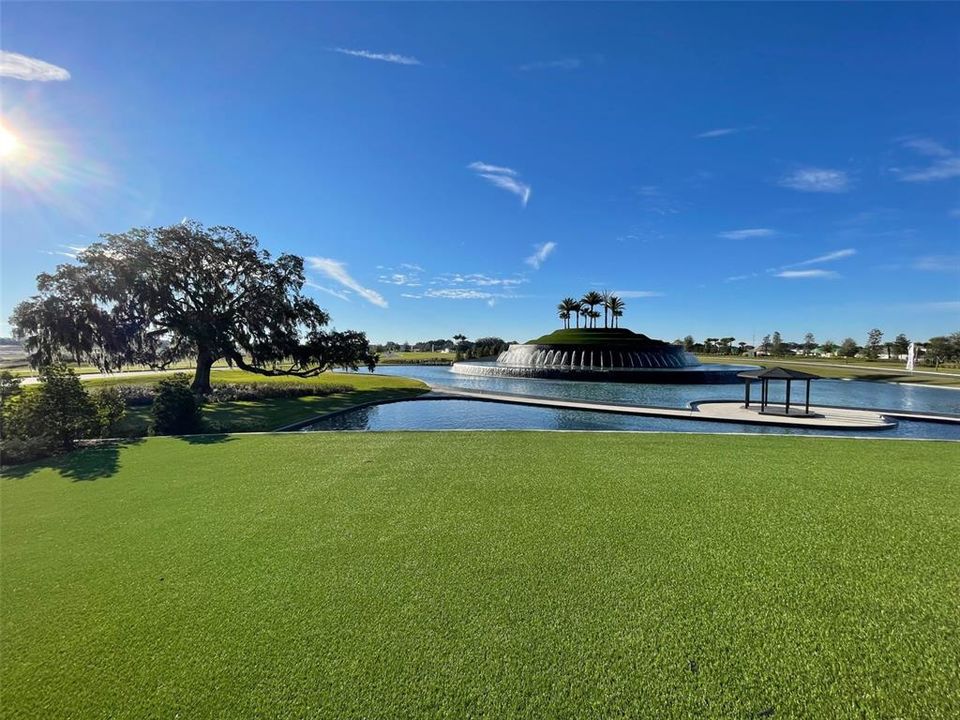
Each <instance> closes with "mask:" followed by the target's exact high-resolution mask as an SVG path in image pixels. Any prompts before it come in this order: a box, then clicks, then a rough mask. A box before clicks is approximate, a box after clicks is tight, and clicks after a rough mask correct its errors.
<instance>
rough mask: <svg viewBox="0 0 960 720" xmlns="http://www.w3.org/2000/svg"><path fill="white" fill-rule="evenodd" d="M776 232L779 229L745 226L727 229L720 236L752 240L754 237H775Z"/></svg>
mask: <svg viewBox="0 0 960 720" xmlns="http://www.w3.org/2000/svg"><path fill="white" fill-rule="evenodd" d="M776 234H777V231H776V230H771V229H770V228H744V229H743V230H727V231H726V232H722V233H720V235H719V236H718V237H722V238H726V239H727V240H752V239H754V238H765V237H773V236H774V235H776Z"/></svg>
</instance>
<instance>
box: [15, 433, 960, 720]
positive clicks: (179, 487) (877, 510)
mask: <svg viewBox="0 0 960 720" xmlns="http://www.w3.org/2000/svg"><path fill="white" fill-rule="evenodd" d="M958 465H960V448H958V446H956V445H955V444H949V443H889V442H883V441H849V440H829V439H814V438H791V437H763V438H751V437H717V436H685V435H627V434H624V435H617V434H601V435H590V434H575V433H571V434H567V433H564V434H554V433H543V434H541V433H499V432H498V433H369V434H346V435H340V434H323V433H318V434H311V435H276V436H269V435H267V436H247V437H240V436H229V437H221V438H209V439H207V440H203V439H199V440H194V441H193V442H187V441H185V440H180V439H175V438H153V439H149V440H146V441H142V442H140V443H138V444H133V445H130V446H129V447H126V448H123V449H120V450H117V449H97V450H89V451H84V452H82V453H78V454H76V455H74V456H71V457H69V458H67V459H65V460H62V461H60V462H58V463H57V464H55V465H54V466H52V467H41V468H37V469H35V470H33V471H29V470H21V471H19V472H18V473H17V475H16V476H14V477H8V478H6V479H5V480H4V481H3V483H2V484H0V491H2V495H0V499H2V506H0V511H2V515H0V520H2V524H0V557H2V588H0V589H2V596H0V599H2V606H0V615H2V638H0V642H2V656H0V668H2V688H3V698H2V707H3V712H4V714H5V715H7V716H10V717H41V716H42V717H67V716H73V717H86V716H111V717H147V716H164V717H171V716H175V715H176V714H177V713H179V714H180V716H181V717H238V716H242V717H251V716H257V715H261V716H269V717H291V718H292V717H304V716H320V717H384V718H386V717H391V718H392V717H413V716H417V717H424V716H427V717H469V716H474V717H477V716H487V717H509V716H512V717H531V718H533V717H564V716H566V717H574V716H576V717H610V716H618V715H630V716H654V717H704V716H705V717H756V716H769V715H770V713H771V712H772V713H774V715H773V716H774V717H841V716H844V717H845V716H865V717H879V716H900V717H925V718H935V717H952V716H956V715H957V713H958V712H960V670H958V668H960V632H958V626H960V569H958V564H957V562H956V553H957V549H958V548H960V489H958V484H957V480H956V478H955V474H956V473H955V471H954V470H953V468H955V467H957V466H958Z"/></svg>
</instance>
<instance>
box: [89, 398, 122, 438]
mask: <svg viewBox="0 0 960 720" xmlns="http://www.w3.org/2000/svg"><path fill="white" fill-rule="evenodd" d="M93 405H94V407H95V408H96V412H97V425H98V426H99V429H100V437H105V438H106V437H113V436H114V435H115V434H116V430H117V425H118V424H119V422H120V421H121V420H122V419H123V416H124V413H126V411H127V408H126V403H125V402H124V398H123V395H122V394H121V393H120V391H119V390H118V389H117V388H104V389H103V390H101V391H100V392H98V393H96V394H94V396H93Z"/></svg>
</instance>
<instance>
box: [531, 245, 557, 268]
mask: <svg viewBox="0 0 960 720" xmlns="http://www.w3.org/2000/svg"><path fill="white" fill-rule="evenodd" d="M556 247H557V244H556V243H555V242H545V243H543V244H542V245H536V246H535V250H534V253H533V255H531V256H530V257H528V258H527V259H526V260H524V262H525V263H526V264H527V265H529V266H530V267H532V268H533V269H534V270H539V269H540V266H541V265H543V263H544V262H545V261H546V259H547V258H548V257H550V253H552V252H553V251H554V250H555V249H556Z"/></svg>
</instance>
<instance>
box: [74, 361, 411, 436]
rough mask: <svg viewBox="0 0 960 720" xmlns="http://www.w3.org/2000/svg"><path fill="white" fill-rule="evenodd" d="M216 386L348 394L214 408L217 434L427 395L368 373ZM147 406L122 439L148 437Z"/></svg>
mask: <svg viewBox="0 0 960 720" xmlns="http://www.w3.org/2000/svg"><path fill="white" fill-rule="evenodd" d="M162 377H164V376H163V375H155V374H137V375H127V376H115V377H103V378H97V379H94V380H86V381H85V384H86V385H87V386H88V387H90V388H102V387H116V386H118V385H151V384H153V383H156V382H157V381H158V380H160V379H161V378H162ZM211 383H212V384H213V385H219V384H228V383H271V384H274V383H294V384H308V385H316V386H319V387H321V388H322V387H324V386H338V387H342V386H346V387H347V388H348V389H347V390H344V391H338V392H335V393H332V394H330V395H308V396H305V397H297V398H270V399H265V400H244V401H236V402H222V403H211V404H207V405H204V407H203V419H204V423H205V425H206V426H207V427H208V428H210V429H211V430H214V431H216V432H251V431H261V430H276V429H277V428H280V427H283V426H286V425H292V424H294V423H297V422H301V421H303V420H309V419H310V418H313V417H317V416H318V415H323V414H326V413H331V412H336V411H339V410H346V409H348V408H351V407H355V406H357V405H363V404H366V403H372V402H384V401H387V400H408V399H410V398H414V397H416V396H417V395H421V394H422V393H425V392H427V391H428V388H427V386H426V385H425V384H424V383H422V382H420V381H419V380H412V379H410V378H403V377H394V376H390V375H371V374H367V373H365V372H364V373H356V374H354V373H350V374H348V373H336V374H334V373H323V374H322V375H318V376H317V377H313V378H296V377H264V376H261V375H256V374H254V373H248V372H244V371H243V370H216V371H214V372H213V373H211ZM149 415H150V409H149V407H139V408H128V409H127V414H126V416H125V417H124V419H123V421H122V423H121V425H120V428H119V434H121V435H144V434H145V433H146V430H147V426H148V423H149Z"/></svg>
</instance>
